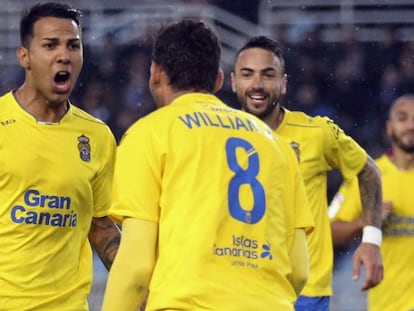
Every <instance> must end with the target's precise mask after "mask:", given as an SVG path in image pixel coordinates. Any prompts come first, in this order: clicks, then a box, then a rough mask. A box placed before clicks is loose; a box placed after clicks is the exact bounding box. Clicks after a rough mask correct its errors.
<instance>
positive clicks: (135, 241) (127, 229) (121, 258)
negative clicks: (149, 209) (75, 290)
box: [102, 218, 158, 311]
mask: <svg viewBox="0 0 414 311" xmlns="http://www.w3.org/2000/svg"><path fill="white" fill-rule="evenodd" d="M157 230H158V225H157V224H156V223H154V222H150V221H146V220H142V219H137V218H127V219H125V220H124V222H123V224H122V238H121V244H120V246H119V251H118V253H117V255H116V258H115V261H114V264H113V266H112V268H111V270H110V271H109V276H108V282H107V285H106V290H105V295H104V300H103V305H102V311H113V310H123V311H128V310H131V311H136V310H137V309H138V307H139V306H140V305H141V304H142V303H143V301H144V299H145V297H146V294H147V291H148V287H149V283H150V279H151V275H152V271H153V269H154V265H155V258H156V255H155V254H156V245H157V234H158V233H157Z"/></svg>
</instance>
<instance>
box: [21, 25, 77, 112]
mask: <svg viewBox="0 0 414 311" xmlns="http://www.w3.org/2000/svg"><path fill="white" fill-rule="evenodd" d="M17 53H18V58H19V61H20V64H21V65H22V67H24V68H25V70H26V81H25V85H26V87H28V88H30V89H31V90H32V91H34V92H35V93H36V97H37V98H38V97H41V98H44V99H45V100H46V101H47V102H48V104H49V105H59V104H62V103H65V102H66V101H67V99H68V98H69V95H70V94H71V92H72V90H73V88H74V86H75V83H76V80H77V79H78V76H79V74H80V71H81V69H82V65H83V49H82V42H81V30H80V29H79V27H78V25H77V24H76V23H75V22H74V21H73V20H71V19H67V18H56V17H44V18H41V19H39V20H38V21H36V23H35V24H34V28H33V37H32V38H31V40H30V41H29V42H28V46H27V47H20V48H19V49H18V52H17Z"/></svg>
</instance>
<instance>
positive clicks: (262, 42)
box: [234, 36, 285, 72]
mask: <svg viewBox="0 0 414 311" xmlns="http://www.w3.org/2000/svg"><path fill="white" fill-rule="evenodd" d="M252 48H260V49H264V50H267V51H270V52H272V53H273V54H274V55H275V56H276V57H277V58H279V60H280V63H281V65H282V70H283V72H284V71H285V59H284V57H283V49H282V46H281V45H280V43H279V42H278V41H276V40H273V39H270V38H269V37H266V36H256V37H252V38H250V39H249V40H248V41H247V42H246V43H245V44H244V45H243V46H242V47H241V48H240V49H239V50H238V51H237V53H236V57H235V60H234V61H235V62H236V60H237V58H238V57H239V55H240V53H241V52H243V51H244V50H247V49H252Z"/></svg>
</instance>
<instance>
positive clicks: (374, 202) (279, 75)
mask: <svg viewBox="0 0 414 311" xmlns="http://www.w3.org/2000/svg"><path fill="white" fill-rule="evenodd" d="M231 79H232V89H233V91H234V92H235V93H236V94H237V97H238V100H239V102H240V103H241V106H242V109H243V110H244V111H247V112H249V113H251V114H253V115H256V116H258V117H259V118H260V119H262V120H263V121H265V122H266V123H267V124H268V125H269V126H270V127H271V128H272V129H273V130H274V131H275V132H276V133H277V134H279V135H280V136H282V137H285V138H286V139H287V140H288V141H289V142H290V144H291V146H292V147H293V148H294V150H295V151H296V153H297V155H298V158H299V161H300V168H301V172H302V175H303V179H304V182H305V187H306V190H307V194H308V199H309V203H310V207H311V211H312V212H313V215H314V220H315V230H314V231H313V233H312V234H310V236H309V239H308V246H309V255H310V276H309V280H308V283H307V284H306V286H305V288H304V289H303V291H302V293H301V296H300V297H299V298H298V301H297V303H296V305H295V308H296V310H306V311H309V310H318V311H321V310H329V296H330V295H331V294H332V289H331V279H332V266H333V247H332V240H331V231H330V222H329V218H328V213H327V193H326V192H327V172H328V171H330V170H331V169H334V168H337V169H339V170H340V171H341V173H342V175H343V177H344V178H345V179H347V180H349V179H352V178H353V177H354V176H358V180H359V181H360V186H361V188H362V191H361V193H362V197H361V199H362V201H363V206H364V209H363V219H364V225H365V226H369V227H368V228H369V229H373V228H374V230H375V228H376V229H377V230H378V231H379V229H378V228H380V226H381V213H380V209H381V203H380V201H381V182H380V177H379V173H378V170H377V168H376V166H375V163H374V161H373V160H372V159H371V158H370V157H369V156H368V155H367V154H366V152H365V151H364V150H363V149H362V148H361V147H360V146H359V145H358V144H357V143H356V142H355V141H354V140H353V139H351V137H349V136H347V135H346V134H345V133H344V132H343V131H342V129H340V128H339V127H338V126H337V125H336V124H335V123H334V122H333V121H332V120H330V119H329V118H326V117H310V116H308V115H306V114H304V113H302V112H299V111H289V110H288V109H286V108H285V107H283V106H282V105H281V103H280V101H281V98H282V96H283V95H285V93H286V85H287V75H286V73H285V66H284V59H283V54H282V50H281V46H280V45H279V43H278V42H276V41H274V40H272V39H270V38H267V37H264V36H258V37H254V38H251V39H250V40H249V41H248V42H247V43H246V44H245V45H244V46H243V47H242V48H241V49H240V50H239V51H238V52H237V54H236V58H235V64H234V71H233V72H232V74H231ZM367 242H368V243H362V244H361V245H360V246H359V248H358V250H357V251H356V253H355V261H354V262H355V265H354V271H353V273H354V278H358V277H359V274H360V266H361V265H362V264H364V265H365V267H366V269H367V271H366V276H365V282H364V283H363V285H362V289H364V290H365V289H368V288H370V287H372V286H375V285H376V284H378V283H379V282H380V281H381V279H382V274H383V266H382V261H381V255H380V248H379V246H378V245H374V244H372V243H370V242H371V241H367Z"/></svg>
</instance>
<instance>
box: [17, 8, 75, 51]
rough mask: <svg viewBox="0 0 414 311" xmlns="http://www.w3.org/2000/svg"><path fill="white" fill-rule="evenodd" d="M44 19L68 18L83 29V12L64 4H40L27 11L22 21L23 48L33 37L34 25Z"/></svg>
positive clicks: (21, 36)
mask: <svg viewBox="0 0 414 311" xmlns="http://www.w3.org/2000/svg"><path fill="white" fill-rule="evenodd" d="M43 17H57V18H68V19H71V20H73V21H75V23H76V25H78V27H79V29H81V17H82V12H81V11H79V10H77V9H74V8H72V7H71V6H70V5H68V4H64V3H57V2H46V3H43V4H40V3H38V4H36V5H34V6H33V7H31V8H29V9H27V10H26V11H25V12H24V13H23V16H22V19H21V20H20V41H21V44H22V45H23V46H27V45H28V42H29V39H30V38H32V37H33V28H34V24H35V23H36V22H37V21H38V20H39V19H41V18H43Z"/></svg>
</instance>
